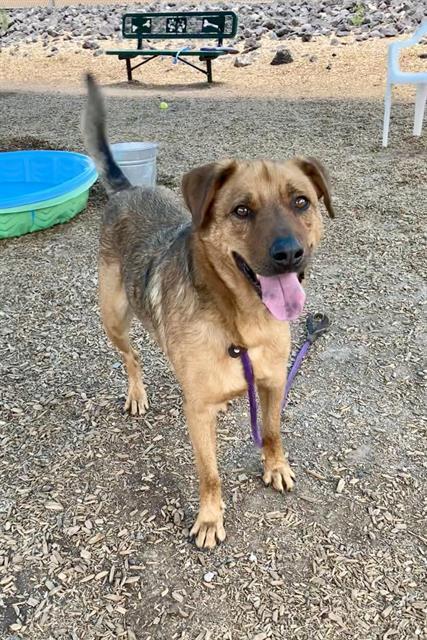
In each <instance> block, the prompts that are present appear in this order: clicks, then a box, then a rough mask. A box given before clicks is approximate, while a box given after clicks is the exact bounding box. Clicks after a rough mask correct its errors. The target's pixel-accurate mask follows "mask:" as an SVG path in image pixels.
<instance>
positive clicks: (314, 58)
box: [309, 56, 317, 62]
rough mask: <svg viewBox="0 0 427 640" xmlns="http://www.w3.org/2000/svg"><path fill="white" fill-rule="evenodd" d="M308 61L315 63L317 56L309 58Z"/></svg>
mask: <svg viewBox="0 0 427 640" xmlns="http://www.w3.org/2000/svg"><path fill="white" fill-rule="evenodd" d="M309 61H310V62H317V56H310V57H309Z"/></svg>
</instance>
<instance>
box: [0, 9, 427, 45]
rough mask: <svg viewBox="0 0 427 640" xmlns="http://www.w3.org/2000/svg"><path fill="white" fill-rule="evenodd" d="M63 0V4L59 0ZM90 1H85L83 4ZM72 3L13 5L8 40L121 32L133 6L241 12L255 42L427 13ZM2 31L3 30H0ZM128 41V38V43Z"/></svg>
mask: <svg viewBox="0 0 427 640" xmlns="http://www.w3.org/2000/svg"><path fill="white" fill-rule="evenodd" d="M59 4H62V3H59ZM85 4H86V3H85ZM85 4H80V5H78V6H73V5H68V4H67V6H65V7H59V8H57V9H53V8H52V7H33V8H31V9H18V10H10V12H9V28H8V30H7V32H6V34H5V35H4V37H3V38H2V39H1V40H0V42H2V43H3V44H4V45H7V44H10V43H16V42H20V41H22V40H23V39H28V41H37V40H40V39H45V40H48V41H49V40H50V39H58V38H63V37H65V38H67V39H69V38H70V37H72V38H73V39H76V38H84V39H85V40H86V41H88V40H91V39H94V38H95V39H96V40H98V39H101V40H103V39H104V40H105V39H108V38H110V37H111V36H115V37H118V38H120V37H121V33H120V31H121V17H122V15H123V13H125V12H126V11H127V12H135V11H141V10H143V11H156V12H158V11H179V10H181V11H216V10H218V8H220V9H223V10H224V9H228V10H230V9H232V10H233V11H235V12H236V13H237V14H238V16H239V30H238V34H237V40H238V41H239V40H245V41H246V42H248V43H251V44H253V42H256V41H257V40H259V38H261V37H262V36H265V35H267V34H268V35H270V36H271V37H272V38H274V39H276V40H288V39H289V38H301V39H303V40H305V41H306V40H310V39H311V38H312V37H314V36H320V35H326V36H329V35H336V36H337V37H338V38H340V37H345V36H348V35H349V34H350V33H352V34H354V35H355V36H356V37H357V38H358V39H359V38H360V39H361V40H366V39H367V38H372V37H374V38H389V37H393V36H397V35H399V34H401V33H405V32H407V31H413V30H414V29H415V28H416V27H417V26H418V25H419V24H421V23H422V22H423V20H424V18H425V17H426V16H427V0H417V2H406V3H402V2H401V0H371V1H370V2H360V1H356V0H345V1H344V2H342V1H337V0H320V1H319V0H296V1H295V0H294V2H269V3H265V2H262V3H258V2H253V1H252V2H249V3H246V2H235V3H232V4H231V5H230V3H226V2H220V3H214V4H212V3H206V2H190V3H187V2H182V1H181V2H174V3H167V2H144V3H143V4H142V5H141V3H139V2H138V3H135V4H133V5H132V4H129V3H128V4H115V5H114V4H113V5H109V6H105V4H104V5H103V4H102V3H100V4H94V5H93V6H85ZM0 35H1V31H0ZM128 44H129V43H128Z"/></svg>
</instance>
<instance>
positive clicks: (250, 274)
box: [233, 252, 262, 298]
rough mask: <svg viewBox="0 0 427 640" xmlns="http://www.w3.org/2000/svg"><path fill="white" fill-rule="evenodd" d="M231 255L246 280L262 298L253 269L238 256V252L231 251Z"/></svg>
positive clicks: (259, 285)
mask: <svg viewBox="0 0 427 640" xmlns="http://www.w3.org/2000/svg"><path fill="white" fill-rule="evenodd" d="M233 257H234V260H235V262H236V265H237V268H238V269H239V270H240V271H241V272H242V273H243V275H244V276H245V278H246V280H248V281H249V282H250V283H251V285H252V286H253V288H254V289H255V291H256V292H257V294H258V295H259V297H260V298H262V291H261V283H260V281H259V280H258V278H257V275H256V273H255V271H252V269H251V268H250V266H249V265H248V263H247V262H246V261H245V260H243V258H242V256H240V255H239V254H238V253H235V252H233Z"/></svg>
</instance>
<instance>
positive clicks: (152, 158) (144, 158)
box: [111, 142, 159, 187]
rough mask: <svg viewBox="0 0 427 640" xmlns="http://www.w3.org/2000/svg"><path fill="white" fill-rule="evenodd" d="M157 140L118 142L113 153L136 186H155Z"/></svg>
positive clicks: (132, 183) (114, 145)
mask: <svg viewBox="0 0 427 640" xmlns="http://www.w3.org/2000/svg"><path fill="white" fill-rule="evenodd" d="M158 146H159V145H158V144H157V143H156V142H117V143H115V144H112V145H111V153H112V154H113V158H114V160H115V161H116V162H117V164H118V165H119V167H120V169H121V170H122V171H123V173H124V174H125V176H126V178H127V179H128V180H129V182H130V183H131V185H133V186H134V187H155V186H156V177H157V166H156V157H157V148H158Z"/></svg>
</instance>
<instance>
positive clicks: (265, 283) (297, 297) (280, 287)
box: [233, 253, 305, 320]
mask: <svg viewBox="0 0 427 640" xmlns="http://www.w3.org/2000/svg"><path fill="white" fill-rule="evenodd" d="M233 257H234V260H235V263H236V265H237V268H238V269H239V271H241V272H242V273H243V275H244V276H245V278H246V280H247V281H248V282H249V283H250V284H251V285H252V287H253V288H254V290H255V291H256V293H257V294H258V295H259V297H260V298H261V300H262V301H263V303H264V305H265V306H266V307H267V309H268V310H269V311H270V313H271V314H272V315H273V316H274V317H275V318H277V320H296V319H297V318H298V316H299V315H300V314H301V312H302V310H303V308H304V302H305V292H304V289H303V288H302V286H301V281H302V280H303V278H304V272H301V273H299V274H298V273H282V274H279V275H275V276H261V275H257V274H256V273H255V271H253V269H251V267H250V266H249V265H248V263H247V262H246V260H244V259H243V258H242V256H240V255H239V254H238V253H233Z"/></svg>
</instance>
